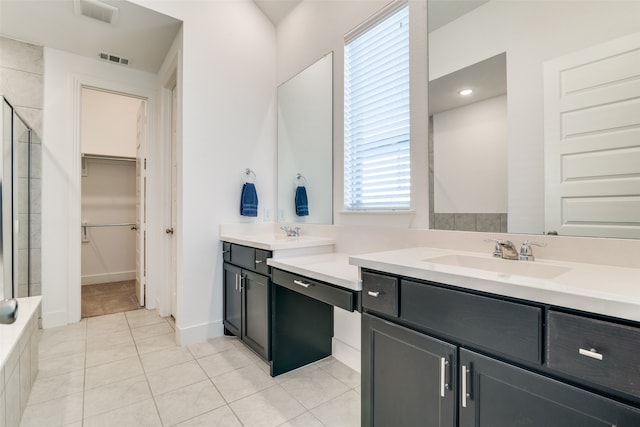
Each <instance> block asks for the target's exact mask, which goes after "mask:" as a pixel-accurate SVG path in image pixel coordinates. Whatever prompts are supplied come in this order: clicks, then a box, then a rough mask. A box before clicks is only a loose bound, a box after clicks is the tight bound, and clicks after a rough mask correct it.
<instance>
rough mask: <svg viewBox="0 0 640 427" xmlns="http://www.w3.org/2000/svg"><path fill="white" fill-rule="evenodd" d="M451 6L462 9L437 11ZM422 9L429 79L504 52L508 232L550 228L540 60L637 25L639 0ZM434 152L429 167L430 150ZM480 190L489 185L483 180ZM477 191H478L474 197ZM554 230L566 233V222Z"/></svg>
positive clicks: (432, 2) (437, 4) (436, 4)
mask: <svg viewBox="0 0 640 427" xmlns="http://www.w3.org/2000/svg"><path fill="white" fill-rule="evenodd" d="M452 5H454V6H463V5H466V6H468V8H467V9H465V10H462V11H459V10H458V11H453V13H449V14H447V13H440V12H443V11H447V10H448V7H450V6H452ZM428 8H429V23H430V27H429V77H430V81H433V80H436V79H439V78H441V77H443V76H446V75H448V74H450V73H452V72H454V71H457V70H460V69H463V68H466V67H469V66H470V65H471V64H476V63H478V62H480V61H483V60H485V59H487V58H491V57H494V56H496V55H498V54H500V53H502V52H505V53H506V57H507V68H506V69H507V75H508V78H507V81H508V95H507V96H508V102H507V123H508V126H507V145H508V150H507V161H506V162H505V163H504V164H503V165H498V164H496V165H495V167H496V168H504V169H505V170H506V171H507V191H508V196H507V204H508V209H507V213H508V232H510V233H530V234H542V233H545V232H547V231H550V230H551V228H548V227H547V224H548V221H547V222H545V215H546V214H547V213H548V207H549V203H548V200H546V195H547V194H546V193H547V190H546V188H547V183H546V182H545V179H546V176H548V175H549V173H548V172H549V171H548V170H546V171H545V168H548V167H549V165H548V164H547V162H546V160H545V141H546V139H547V136H546V134H545V114H546V112H545V109H544V104H545V99H544V66H545V63H547V62H549V61H552V60H554V59H556V58H559V57H564V56H566V55H570V54H572V53H575V52H579V51H582V50H584V49H587V48H591V47H593V46H597V45H600V44H602V43H605V42H609V41H611V40H614V39H617V38H621V37H624V36H628V35H630V34H634V33H637V32H640V20H638V19H637V17H638V16H640V2H637V1H617V0H610V1H604V0H603V1H597V0H596V1H571V2H567V1H537V0H536V1H501V0H491V1H473V0H472V1H463V2H451V1H443V0H429V3H428ZM449 12H451V11H450V10H449ZM438 16H441V17H443V18H442V19H440V20H439V22H436V23H435V24H432V20H435V21H438V19H436V18H438ZM429 92H431V86H430V87H429ZM430 95H431V94H430ZM430 115H432V114H431V113H430ZM434 156H435V159H434V168H435V170H436V171H437V169H438V164H439V159H438V154H437V153H435V154H434ZM602 161H608V160H605V159H604V158H603V160H602ZM611 168H613V169H614V173H615V174H617V173H618V172H617V171H618V170H619V169H616V168H617V167H616V166H611V167H609V168H608V170H611ZM560 176H564V175H560ZM474 179H475V178H474ZM620 179H622V178H620ZM625 179H626V178H625ZM592 182H593V181H592ZM486 189H488V190H490V191H493V188H490V187H487V188H485V190H486ZM434 191H435V190H434ZM483 191H484V190H483ZM636 194H637V192H636ZM483 196H484V192H483V194H482V195H480V198H482V197H483ZM487 197H489V196H487ZM434 203H435V201H434ZM435 204H436V206H435V207H436V208H437V203H435ZM583 217H584V215H583ZM589 218H591V219H593V218H594V217H592V216H590V217H589ZM561 220H562V221H564V220H565V218H564V217H563V218H561ZM433 222H434V221H432V222H431V224H433ZM558 231H560V234H566V235H570V234H571V235H573V234H572V230H571V227H565V228H563V229H559V230H558ZM580 233H581V234H580V235H582V236H601V237H605V236H606V237H633V235H630V234H625V235H624V236H620V235H618V234H616V235H612V234H610V235H606V234H599V233H589V232H588V230H585V229H584V228H583V229H582V230H581V232H580Z"/></svg>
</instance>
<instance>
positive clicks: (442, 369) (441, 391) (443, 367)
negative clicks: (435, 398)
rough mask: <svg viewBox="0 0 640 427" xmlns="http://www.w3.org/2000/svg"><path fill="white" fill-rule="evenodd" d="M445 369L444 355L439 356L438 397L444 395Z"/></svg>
mask: <svg viewBox="0 0 640 427" xmlns="http://www.w3.org/2000/svg"><path fill="white" fill-rule="evenodd" d="M445 369H447V361H446V359H445V358H444V357H441V358H440V397H444V390H445V387H446V384H445V379H444V377H445Z"/></svg>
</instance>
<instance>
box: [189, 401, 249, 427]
mask: <svg viewBox="0 0 640 427" xmlns="http://www.w3.org/2000/svg"><path fill="white" fill-rule="evenodd" d="M178 426H179V427H213V426H215V427H242V424H241V423H240V421H238V418H237V417H236V416H235V414H234V413H233V411H232V410H231V409H230V408H229V406H227V405H224V406H221V407H220V408H218V409H214V410H213V411H210V412H207V413H206V414H202V415H200V416H197V417H195V418H191V419H190V420H187V421H185V422H182V423H180V424H178Z"/></svg>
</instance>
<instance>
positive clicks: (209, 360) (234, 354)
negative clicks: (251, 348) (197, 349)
mask: <svg viewBox="0 0 640 427" xmlns="http://www.w3.org/2000/svg"><path fill="white" fill-rule="evenodd" d="M198 363H199V364H200V366H202V369H204V371H205V372H206V373H207V375H208V376H209V377H211V378H213V377H216V376H218V375H222V374H224V373H227V372H231V371H233V370H236V369H239V368H242V367H244V366H248V365H250V364H251V363H253V362H252V361H251V360H250V359H249V358H248V357H247V356H245V355H244V353H242V352H240V351H238V350H236V349H230V350H226V351H221V352H220V353H216V354H212V355H211V356H206V357H202V358H200V359H198Z"/></svg>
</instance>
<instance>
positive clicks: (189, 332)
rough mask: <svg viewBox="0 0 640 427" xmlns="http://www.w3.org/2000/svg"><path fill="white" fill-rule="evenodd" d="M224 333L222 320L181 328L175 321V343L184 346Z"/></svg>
mask: <svg viewBox="0 0 640 427" xmlns="http://www.w3.org/2000/svg"><path fill="white" fill-rule="evenodd" d="M223 333H224V326H223V325H222V320H216V321H214V322H209V323H201V324H199V325H195V326H189V327H188V328H181V327H179V326H178V324H177V323H176V344H178V345H181V346H185V345H190V344H195V343H198V342H203V341H207V340H210V339H211V338H215V337H220V336H222V334H223Z"/></svg>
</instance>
